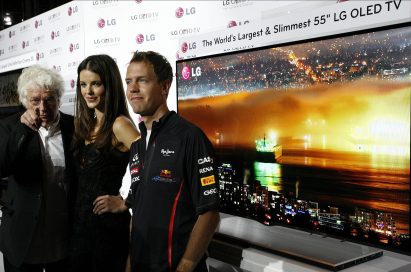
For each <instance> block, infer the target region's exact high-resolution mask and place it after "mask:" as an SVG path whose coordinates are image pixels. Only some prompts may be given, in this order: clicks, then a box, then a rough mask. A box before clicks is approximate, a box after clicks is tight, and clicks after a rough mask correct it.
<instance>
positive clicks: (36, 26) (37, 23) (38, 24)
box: [34, 20, 43, 28]
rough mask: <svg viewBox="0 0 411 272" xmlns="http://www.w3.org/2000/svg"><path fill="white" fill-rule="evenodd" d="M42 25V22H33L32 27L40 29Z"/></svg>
mask: <svg viewBox="0 0 411 272" xmlns="http://www.w3.org/2000/svg"><path fill="white" fill-rule="evenodd" d="M42 25H43V20H38V21H37V20H36V21H35V22H34V27H35V28H38V27H40V26H42Z"/></svg>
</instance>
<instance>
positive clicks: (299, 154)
mask: <svg viewBox="0 0 411 272" xmlns="http://www.w3.org/2000/svg"><path fill="white" fill-rule="evenodd" d="M410 83H411V27H409V26H406V27H397V28H393V29H387V30H379V31H374V32H369V33H362V34H357V35H351V36H345V37H338V38H333V39H324V40H317V41H312V42H304V43H298V44H292V45H286V46H273V47H271V48H263V49H260V50H253V51H243V52H237V53H234V54H227V55H218V56H209V57H203V58H199V59H193V60H185V61H179V62H178V63H177V91H178V113H179V114H180V115H181V116H183V117H185V118H186V119H188V120H189V121H191V122H193V123H195V124H197V125H198V126H199V127H201V128H202V130H203V131H204V132H205V133H206V134H207V136H208V138H209V139H210V141H211V142H212V143H213V146H214V148H215V150H216V154H217V159H218V167H219V168H218V172H219V178H220V198H221V207H222V211H223V212H226V213H230V214H234V215H238V216H243V217H247V218H254V219H256V220H258V221H260V222H261V223H263V224H266V225H274V224H284V225H289V226H293V227H299V228H303V229H306V230H318V231H321V232H325V233H330V234H333V235H337V236H342V237H347V238H350V239H354V240H358V241H363V242H366V243H372V244H376V245H380V246H383V247H387V248H394V249H400V250H408V251H409V248H410V247H409V240H410V239H409V235H410V232H409V223H410V222H409V221H410V213H409V212H410V93H411V92H410V91H411V87H410V86H411V84H410Z"/></svg>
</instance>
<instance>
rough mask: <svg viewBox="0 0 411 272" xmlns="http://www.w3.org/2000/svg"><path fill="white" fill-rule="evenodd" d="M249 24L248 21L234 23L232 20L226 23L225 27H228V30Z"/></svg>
mask: <svg viewBox="0 0 411 272" xmlns="http://www.w3.org/2000/svg"><path fill="white" fill-rule="evenodd" d="M249 22H250V21H248V20H246V21H243V22H241V21H239V22H236V21H234V20H231V21H229V22H228V24H227V27H228V28H232V27H235V26H241V25H246V24H248V23H249Z"/></svg>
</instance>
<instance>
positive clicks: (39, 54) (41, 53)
mask: <svg viewBox="0 0 411 272" xmlns="http://www.w3.org/2000/svg"><path fill="white" fill-rule="evenodd" d="M43 58H44V53H43V52H37V53H36V60H37V61H39V60H41V59H43Z"/></svg>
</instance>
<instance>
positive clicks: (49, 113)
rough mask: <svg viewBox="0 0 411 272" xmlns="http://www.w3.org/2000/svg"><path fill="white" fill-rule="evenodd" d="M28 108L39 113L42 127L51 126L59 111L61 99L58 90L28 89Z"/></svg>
mask: <svg viewBox="0 0 411 272" xmlns="http://www.w3.org/2000/svg"><path fill="white" fill-rule="evenodd" d="M27 109H28V110H33V111H35V112H36V113H37V115H38V117H39V118H40V121H41V124H40V125H41V126H42V127H48V126H50V125H51V124H52V123H53V122H54V121H55V120H56V118H57V115H58V112H59V99H58V98H57V94H56V92H55V91H50V90H47V89H44V88H37V89H31V90H28V91H27Z"/></svg>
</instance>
